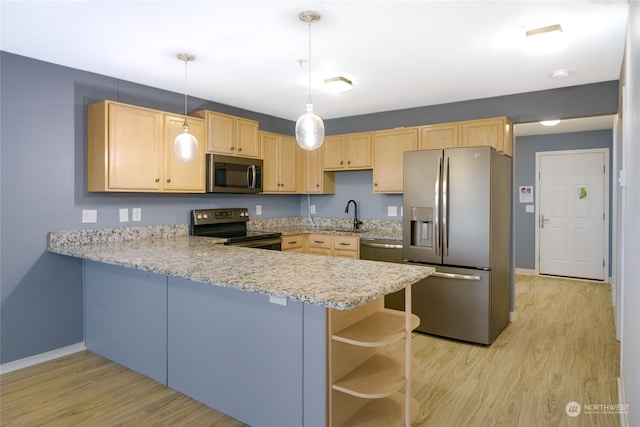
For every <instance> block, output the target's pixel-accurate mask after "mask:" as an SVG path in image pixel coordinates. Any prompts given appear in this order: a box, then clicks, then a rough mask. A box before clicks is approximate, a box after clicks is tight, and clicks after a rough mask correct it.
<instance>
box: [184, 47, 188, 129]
mask: <svg viewBox="0 0 640 427" xmlns="http://www.w3.org/2000/svg"><path fill="white" fill-rule="evenodd" d="M187 62H188V61H187V60H186V59H185V60H184V116H185V118H186V117H187Z"/></svg>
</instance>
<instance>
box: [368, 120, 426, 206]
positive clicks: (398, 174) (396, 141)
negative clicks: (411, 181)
mask: <svg viewBox="0 0 640 427" xmlns="http://www.w3.org/2000/svg"><path fill="white" fill-rule="evenodd" d="M417 149H418V130H417V128H401V129H390V130H384V131H377V132H373V192H374V193H402V176H403V172H402V170H403V168H402V164H403V156H404V152H405V151H414V150H417Z"/></svg>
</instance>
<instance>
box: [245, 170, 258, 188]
mask: <svg viewBox="0 0 640 427" xmlns="http://www.w3.org/2000/svg"><path fill="white" fill-rule="evenodd" d="M247 184H248V185H249V188H256V165H250V166H247Z"/></svg>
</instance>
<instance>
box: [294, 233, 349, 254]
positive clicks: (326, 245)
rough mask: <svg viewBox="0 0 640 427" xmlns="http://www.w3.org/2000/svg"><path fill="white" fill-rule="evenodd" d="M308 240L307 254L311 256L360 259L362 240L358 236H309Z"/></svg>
mask: <svg viewBox="0 0 640 427" xmlns="http://www.w3.org/2000/svg"><path fill="white" fill-rule="evenodd" d="M307 239H308V240H307V253H309V254H315V255H324V256H337V257H342V258H353V259H359V258H360V238H359V237H358V236H337V235H331V234H309V235H308V236H307Z"/></svg>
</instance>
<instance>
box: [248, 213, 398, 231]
mask: <svg viewBox="0 0 640 427" xmlns="http://www.w3.org/2000/svg"><path fill="white" fill-rule="evenodd" d="M361 221H362V225H361V226H360V229H361V230H368V231H385V232H397V233H400V234H401V233H402V221H397V220H395V221H390V220H383V219H362V220H361ZM286 227H318V228H323V229H345V230H349V229H351V228H353V219H351V218H315V217H313V218H309V217H285V218H265V219H253V220H250V221H249V222H248V223H247V228H248V229H249V230H270V229H281V228H286Z"/></svg>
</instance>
